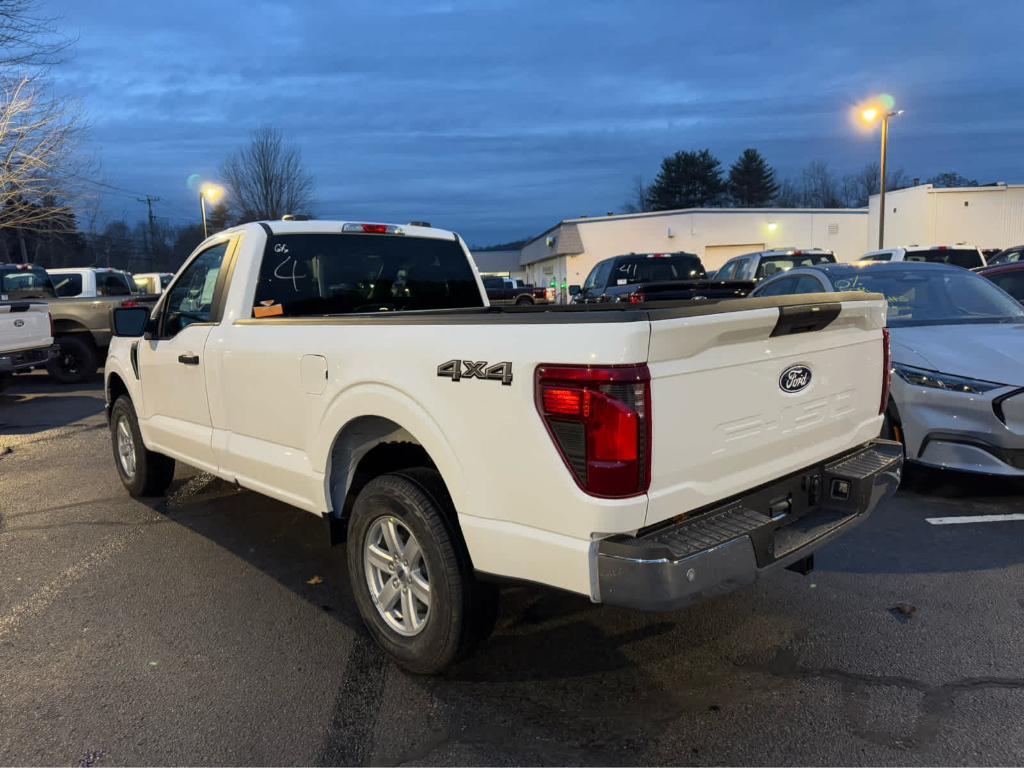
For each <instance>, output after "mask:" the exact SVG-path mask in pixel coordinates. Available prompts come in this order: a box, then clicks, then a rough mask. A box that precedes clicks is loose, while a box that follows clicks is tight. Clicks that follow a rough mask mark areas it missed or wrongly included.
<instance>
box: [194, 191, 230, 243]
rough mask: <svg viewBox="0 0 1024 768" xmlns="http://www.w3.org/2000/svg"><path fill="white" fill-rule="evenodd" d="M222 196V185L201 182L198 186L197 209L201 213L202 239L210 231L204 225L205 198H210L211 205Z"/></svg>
mask: <svg viewBox="0 0 1024 768" xmlns="http://www.w3.org/2000/svg"><path fill="white" fill-rule="evenodd" d="M223 196H224V187H220V186H217V185H216V184H209V183H207V184H203V185H202V186H201V187H199V210H200V211H201V212H202V215H203V240H205V239H206V238H208V237H209V236H210V232H209V230H208V229H207V226H206V199H207V198H209V199H210V204H211V205H216V204H217V201H218V200H220V199H221V197H223Z"/></svg>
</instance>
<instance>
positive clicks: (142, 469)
mask: <svg viewBox="0 0 1024 768" xmlns="http://www.w3.org/2000/svg"><path fill="white" fill-rule="evenodd" d="M110 440H111V443H112V444H113V448H114V465H115V466H116V467H117V474H118V476H119V477H120V478H121V483H122V484H123V485H124V487H125V488H126V489H127V490H128V493H129V494H131V495H132V496H134V497H136V498H137V497H139V496H162V495H163V494H164V491H166V490H167V486H169V485H170V484H171V480H173V479H174V459H172V458H170V457H168V456H164V455H163V454H162V453H157V452H156V451H151V450H149V449H148V448H146V446H145V444H144V443H143V442H142V433H141V432H140V431H139V420H138V418H137V417H136V415H135V407H134V406H133V405H132V401H131V399H130V398H129V397H128V396H127V395H121V396H120V397H119V398H117V400H116V401H115V402H114V405H113V407H111V409H110Z"/></svg>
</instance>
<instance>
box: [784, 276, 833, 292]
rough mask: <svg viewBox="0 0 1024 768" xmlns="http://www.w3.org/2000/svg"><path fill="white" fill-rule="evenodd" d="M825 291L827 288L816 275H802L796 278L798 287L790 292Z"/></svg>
mask: <svg viewBox="0 0 1024 768" xmlns="http://www.w3.org/2000/svg"><path fill="white" fill-rule="evenodd" d="M780 282H785V281H780ZM824 291H825V288H824V287H823V286H822V284H821V283H819V282H818V279H817V278H816V277H811V276H810V275H800V276H799V277H797V278H796V288H795V289H794V290H792V291H790V293H823V292H824Z"/></svg>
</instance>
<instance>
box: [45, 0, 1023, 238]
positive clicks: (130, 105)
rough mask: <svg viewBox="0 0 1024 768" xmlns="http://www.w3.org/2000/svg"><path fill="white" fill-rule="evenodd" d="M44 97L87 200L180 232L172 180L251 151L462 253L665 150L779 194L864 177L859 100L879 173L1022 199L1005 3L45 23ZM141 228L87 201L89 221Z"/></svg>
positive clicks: (308, 8) (422, 1)
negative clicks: (886, 168) (698, 152)
mask: <svg viewBox="0 0 1024 768" xmlns="http://www.w3.org/2000/svg"><path fill="white" fill-rule="evenodd" d="M50 7H51V8H52V9H53V10H54V11H55V12H56V13H59V14H60V15H61V16H62V22H61V24H62V27H63V28H64V30H65V31H66V32H67V33H69V34H72V35H76V36H77V38H78V42H77V44H76V46H75V48H74V52H73V55H72V58H71V60H70V61H69V62H68V63H67V64H65V65H64V66H62V67H61V68H60V69H59V70H58V72H57V73H56V74H57V76H58V81H59V86H60V87H61V88H62V89H63V90H65V91H66V92H68V93H70V94H74V95H75V96H77V97H78V98H80V99H81V102H82V104H83V107H84V108H85V110H86V112H87V113H88V115H89V118H90V121H91V123H92V128H91V138H90V148H91V150H92V151H93V152H95V155H96V157H97V159H98V161H99V164H100V168H99V170H98V172H97V178H99V179H101V180H102V181H104V182H106V183H108V184H111V185H114V186H117V187H121V188H123V189H124V190H130V191H133V192H134V191H137V192H145V193H149V194H153V195H159V196H160V197H161V198H162V200H161V202H159V203H157V205H156V206H155V212H156V213H157V214H158V215H160V216H164V217H166V218H167V219H168V220H169V221H171V222H173V223H184V222H186V221H187V220H189V217H193V216H195V213H196V212H195V209H196V208H197V204H196V202H195V199H194V195H193V194H192V192H191V190H190V189H189V188H188V186H187V183H186V179H187V178H188V177H189V176H190V175H192V174H200V175H202V176H203V177H209V178H216V172H217V168H218V167H219V165H220V163H221V161H222V160H223V158H224V157H225V155H227V154H228V153H229V152H230V151H231V150H232V149H234V148H236V147H238V146H240V145H241V144H243V143H244V142H245V141H246V138H247V136H248V134H249V133H250V132H251V131H252V129H254V128H255V127H257V126H259V125H262V124H269V125H273V126H277V127H278V128H280V129H281V130H282V131H283V132H284V133H285V135H286V136H287V137H288V139H289V140H290V141H293V142H294V143H296V144H297V145H299V147H300V148H301V150H302V153H303V156H304V159H305V162H306V164H307V166H308V167H309V169H310V171H311V172H312V173H313V175H314V177H315V179H316V202H315V208H314V210H315V213H316V214H317V215H319V216H324V217H328V216H330V217H341V218H354V219H363V218H367V219H375V220H394V221H407V220H409V219H427V220H430V221H432V222H433V223H434V224H435V225H437V226H444V227H449V228H453V229H457V230H459V231H460V232H462V233H463V234H464V235H465V236H466V238H467V239H468V240H470V241H471V242H474V243H493V242H497V241H502V240H508V239H513V238H518V237H521V236H524V235H529V234H533V233H536V232H538V231H540V230H542V229H544V228H546V227H547V226H549V225H550V224H552V223H554V222H555V221H556V220H558V219H560V218H563V217H567V216H575V215H579V214H596V213H604V212H605V211H609V210H621V207H622V205H623V202H624V200H625V199H626V198H627V196H628V189H629V187H630V185H631V181H632V179H633V178H634V177H635V176H636V175H642V176H643V177H644V178H645V179H646V180H650V179H651V178H653V176H654V175H655V174H656V172H657V168H658V165H659V162H660V160H661V158H662V157H663V156H664V155H666V154H668V153H670V152H673V151H675V150H677V149H687V148H701V147H709V148H710V149H711V150H712V151H713V152H714V153H715V154H716V155H717V156H718V157H719V158H720V159H721V160H722V161H723V165H726V166H727V165H728V164H729V163H730V162H732V160H733V159H734V158H735V156H736V155H737V154H738V153H739V152H740V151H741V150H742V149H743V148H744V147H751V146H752V147H757V148H758V149H760V150H761V151H762V152H763V153H764V154H765V155H766V156H767V158H768V159H769V161H770V162H771V163H772V164H773V165H774V166H775V167H776V169H777V171H778V172H779V174H780V175H781V176H787V175H790V174H795V173H797V172H798V171H799V169H800V168H801V167H802V166H804V165H805V164H806V163H807V162H808V161H810V160H815V159H821V160H825V161H827V162H828V164H829V166H830V167H831V168H832V169H833V170H834V171H835V172H837V173H840V174H841V173H845V172H848V171H851V170H854V169H856V168H859V167H861V166H863V165H864V164H865V163H866V162H868V161H870V160H873V159H875V158H876V155H877V140H878V139H877V134H874V135H872V134H867V133H865V132H863V131H860V130H858V129H857V128H856V127H855V126H854V125H853V124H852V121H851V119H850V112H851V109H852V107H853V106H854V105H856V104H857V103H858V101H859V100H861V99H862V98H864V97H865V96H867V95H871V94H876V93H891V94H893V95H894V96H895V98H896V100H897V106H899V107H902V108H904V109H905V110H906V114H905V115H904V116H903V117H901V118H900V119H899V123H898V124H894V125H893V128H892V132H891V142H890V160H891V163H892V165H893V167H899V168H903V169H904V170H905V171H906V172H907V173H908V174H909V175H911V176H920V177H922V178H924V177H927V176H929V175H932V174H934V173H937V172H940V171H945V170H957V171H960V172H962V173H964V174H966V175H968V176H970V177H974V178H977V179H978V180H980V181H982V182H986V181H995V180H1005V181H1010V182H1014V181H1016V182H1024V72H1022V68H1021V58H1020V44H1019V42H1020V41H1019V38H1020V32H1021V30H1022V29H1024V3H1022V2H1013V1H1008V2H1003V1H1002V0H988V1H987V2H985V3H979V2H939V1H934V2H899V1H898V0H882V1H879V2H874V1H873V0H872V1H865V2H843V3H831V2H821V0H815V1H813V2H795V1H794V2H726V1H722V2H672V1H671V0H666V1H665V2H645V1H644V0H633V1H632V2H619V3H611V2H600V1H598V0H591V1H590V2H575V3H570V2H555V1H553V0H542V1H539V2H534V1H533V0H529V1H526V2H511V1H508V0H495V2H487V1H486V0H475V1H470V0H466V1H463V0H418V1H414V2H408V3H404V2H385V1H384V0H378V2H355V1H344V2H343V1H341V0H338V1H337V2H326V0H323V1H321V2H291V3H285V2H277V3H270V2H253V1H251V0H250V1H249V2H242V1H238V2H236V1H235V0H200V1H198V2H193V0H174V2H171V1H167V2H152V1H148V2H135V3H126V2H122V1H121V0H89V2H84V1H82V0H61V1H55V2H52V3H50ZM144 212H145V206H144V205H141V204H139V203H137V202H136V201H135V200H134V195H133V194H130V193H129V192H115V191H113V190H107V193H106V194H104V196H103V198H102V215H103V216H104V217H107V218H110V217H115V218H120V217H122V216H123V217H125V218H126V219H128V220H129V221H133V220H135V219H137V218H139V217H140V216H142V215H143V214H144Z"/></svg>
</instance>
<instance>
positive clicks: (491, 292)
mask: <svg viewBox="0 0 1024 768" xmlns="http://www.w3.org/2000/svg"><path fill="white" fill-rule="evenodd" d="M482 280H483V284H484V291H486V293H487V300H488V302H489V303H490V304H491V305H492V306H501V305H503V304H516V305H519V306H523V305H529V304H547V302H548V294H547V290H546V289H544V288H536V287H534V286H532V285H528V284H526V283H524V282H522V281H520V280H516V279H513V278H510V277H484V278H482Z"/></svg>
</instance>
